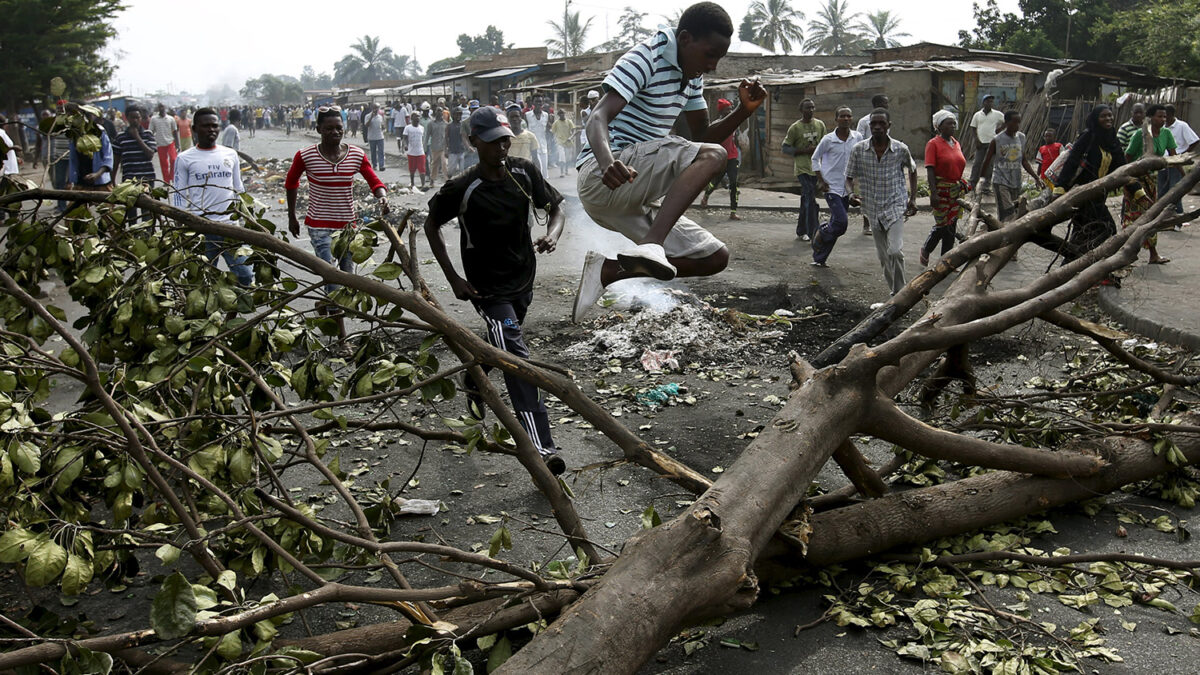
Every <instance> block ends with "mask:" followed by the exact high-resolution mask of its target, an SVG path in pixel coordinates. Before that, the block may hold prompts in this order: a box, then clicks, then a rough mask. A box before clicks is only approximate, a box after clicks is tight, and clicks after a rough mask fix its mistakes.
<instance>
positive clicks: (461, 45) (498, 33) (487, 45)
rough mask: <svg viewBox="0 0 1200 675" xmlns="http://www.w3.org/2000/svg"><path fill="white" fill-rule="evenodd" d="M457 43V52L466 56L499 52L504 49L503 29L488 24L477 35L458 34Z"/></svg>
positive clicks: (471, 56) (472, 56)
mask: <svg viewBox="0 0 1200 675" xmlns="http://www.w3.org/2000/svg"><path fill="white" fill-rule="evenodd" d="M457 43H458V51H459V54H460V55H462V56H465V57H468V58H474V57H477V56H491V55H492V54H499V53H500V52H502V51H504V49H505V44H504V31H502V30H500V29H499V28H496V27H495V26H488V27H487V30H485V31H483V33H481V34H479V35H467V34H466V33H462V34H460V35H459V36H458V40H457ZM508 46H510V47H511V46H512V45H508Z"/></svg>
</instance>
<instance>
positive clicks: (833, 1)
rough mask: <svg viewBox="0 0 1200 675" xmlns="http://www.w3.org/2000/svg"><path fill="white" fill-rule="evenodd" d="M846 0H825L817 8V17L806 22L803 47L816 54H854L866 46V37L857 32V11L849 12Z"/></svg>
mask: <svg viewBox="0 0 1200 675" xmlns="http://www.w3.org/2000/svg"><path fill="white" fill-rule="evenodd" d="M848 5H849V2H848V0H826V2H825V4H824V5H822V6H821V8H820V9H818V10H817V18H815V19H813V20H812V21H810V22H809V24H808V39H807V40H805V42H804V47H805V48H806V49H809V50H811V51H813V52H815V53H817V54H831V55H835V56H841V55H843V54H855V53H857V52H858V51H859V50H861V49H862V48H863V47H864V46H866V38H864V37H863V35H862V34H861V33H859V32H858V28H857V27H856V24H855V21H856V20H857V19H858V18H859V14H858V13H857V12H851V11H850V8H849V6H848Z"/></svg>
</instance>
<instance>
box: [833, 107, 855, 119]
mask: <svg viewBox="0 0 1200 675" xmlns="http://www.w3.org/2000/svg"><path fill="white" fill-rule="evenodd" d="M843 110H845V111H846V112H848V113H850V114H851V115H853V114H854V109H853V108H851V107H850V106H848V105H839V106H838V107H837V110H834V111H833V116H834V117H837V116H838V115H841V114H842V111H843Z"/></svg>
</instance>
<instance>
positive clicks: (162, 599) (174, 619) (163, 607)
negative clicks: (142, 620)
mask: <svg viewBox="0 0 1200 675" xmlns="http://www.w3.org/2000/svg"><path fill="white" fill-rule="evenodd" d="M195 625H196V593H195V591H193V590H192V584H191V583H190V582H189V581H188V580H187V577H185V576H183V575H182V574H180V573H179V572H175V573H174V574H172V575H171V576H169V577H167V578H166V580H165V581H163V585H162V590H160V591H159V592H158V594H157V595H155V596H154V602H153V603H152V604H151V605H150V627H151V628H153V629H154V632H155V633H158V637H159V638H161V639H163V640H174V639H175V638H180V637H183V636H184V635H187V634H188V633H189V632H191V630H192V627H193V626H195Z"/></svg>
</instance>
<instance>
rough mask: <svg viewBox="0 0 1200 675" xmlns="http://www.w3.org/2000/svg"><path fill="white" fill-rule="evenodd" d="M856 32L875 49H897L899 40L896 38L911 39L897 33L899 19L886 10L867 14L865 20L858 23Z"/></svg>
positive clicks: (905, 34)
mask: <svg viewBox="0 0 1200 675" xmlns="http://www.w3.org/2000/svg"><path fill="white" fill-rule="evenodd" d="M858 30H859V31H861V32H862V34H863V37H864V38H865V39H866V40H867V42H869V43H871V46H872V47H874V48H875V49H886V48H887V47H899V46H900V40H898V39H897V38H902V37H912V36H911V35H909V34H908V33H901V32H899V30H900V17H898V16H896V15H894V14H892V12H891V10H887V9H881V10H879V11H878V12H870V13H868V14H867V20H866V21H860V22H859V23H858Z"/></svg>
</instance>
